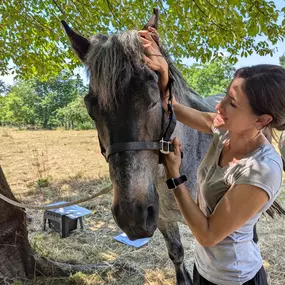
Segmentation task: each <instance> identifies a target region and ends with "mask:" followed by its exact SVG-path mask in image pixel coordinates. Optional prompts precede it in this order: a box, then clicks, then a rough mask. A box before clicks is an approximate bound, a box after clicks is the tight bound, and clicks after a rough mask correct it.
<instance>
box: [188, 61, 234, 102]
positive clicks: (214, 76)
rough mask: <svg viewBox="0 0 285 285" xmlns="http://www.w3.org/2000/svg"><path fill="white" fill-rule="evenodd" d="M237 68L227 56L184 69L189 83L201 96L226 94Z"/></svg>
mask: <svg viewBox="0 0 285 285" xmlns="http://www.w3.org/2000/svg"><path fill="white" fill-rule="evenodd" d="M234 71H235V68H234V67H233V66H232V65H231V64H230V63H229V61H228V59H227V58H224V59H221V60H219V61H215V62H211V63H208V64H202V65H201V64H194V65H192V66H190V67H188V68H184V69H183V75H184V76H185V79H186V80H187V82H188V84H189V85H190V86H191V87H192V88H193V89H194V90H195V91H196V92H198V93H199V94H200V95H201V96H203V97H207V96H210V95H214V94H219V93H222V94H225V93H226V90H227V88H228V86H229V84H230V82H231V80H232V78H233V76H234Z"/></svg>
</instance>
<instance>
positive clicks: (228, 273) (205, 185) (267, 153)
mask: <svg viewBox="0 0 285 285" xmlns="http://www.w3.org/2000/svg"><path fill="white" fill-rule="evenodd" d="M212 130H213V135H214V137H213V142H212V144H211V146H210V148H209V150H208V152H207V154H206V156H205V158H204V159H203V161H202V163H201V165H200V167H199V169H198V201H199V207H200V209H201V210H202V211H203V212H204V214H205V215H206V216H209V215H211V213H212V212H213V211H214V209H215V207H216V205H217V203H218V202H219V200H220V199H221V198H222V197H223V195H224V194H225V193H226V192H227V190H228V189H229V188H230V187H231V185H233V184H250V185H255V186H257V187H260V188H261V189H263V190H264V191H265V192H266V193H267V194H268V197H269V200H268V202H267V203H266V204H265V205H264V206H263V207H262V209H261V210H260V211H259V212H258V213H257V214H256V215H255V216H253V217H252V218H251V219H250V220H249V221H247V222H246V223H245V224H244V225H243V226H241V227H240V228H239V229H237V230H236V231H235V232H233V233H232V234H231V235H229V236H228V237H226V238H225V239H224V240H222V241H221V242H219V243H218V244H217V245H215V246H213V247H203V246H201V245H200V244H199V243H198V242H196V253H195V264H196V266H197V270H198V272H199V274H200V275H201V276H203V277H204V278H205V279H207V280H208V281H210V282H212V283H215V284H218V285H241V284H243V283H245V282H247V281H249V280H251V279H252V278H253V277H254V276H255V275H256V273H257V272H258V271H259V269H260V268H261V266H262V257H261V254H260V248H259V246H258V245H257V244H255V243H254V242H253V227H254V225H255V223H256V222H257V221H258V219H259V217H260V216H261V214H262V213H263V212H264V211H266V210H267V209H268V208H269V207H270V206H271V205H272V203H273V201H274V200H275V199H276V197H277V196H278V194H279V193H280V186H281V183H282V160H281V157H280V155H279V154H278V153H277V152H276V150H275V149H274V147H273V146H272V145H271V144H264V145H261V146H260V147H259V148H258V149H256V150H255V151H253V152H252V153H250V154H249V155H247V156H246V157H244V158H243V159H241V160H239V161H238V162H237V163H236V164H233V165H226V166H224V167H220V166H219V165H218V164H219V159H220V155H221V151H222V149H223V146H224V144H225V142H226V141H227V139H228V134H227V133H220V132H219V130H217V129H215V128H213V129H212Z"/></svg>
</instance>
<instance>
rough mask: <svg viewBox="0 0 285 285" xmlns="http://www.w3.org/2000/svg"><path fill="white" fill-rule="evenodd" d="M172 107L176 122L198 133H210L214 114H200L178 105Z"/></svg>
mask: <svg viewBox="0 0 285 285" xmlns="http://www.w3.org/2000/svg"><path fill="white" fill-rule="evenodd" d="M173 107H174V111H175V114H176V118H177V120H178V121H180V122H181V123H183V124H185V125H187V126H189V127H191V128H193V129H195V130H198V131H200V132H204V133H212V131H211V126H212V123H213V120H214V118H215V116H216V113H210V112H201V111H198V110H196V109H193V108H191V107H186V106H184V105H182V104H179V103H175V104H174V105H173Z"/></svg>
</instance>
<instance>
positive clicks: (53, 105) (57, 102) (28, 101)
mask: <svg viewBox="0 0 285 285" xmlns="http://www.w3.org/2000/svg"><path fill="white" fill-rule="evenodd" d="M86 92H87V88H86V87H85V86H84V85H83V82H82V79H80V78H79V77H76V78H75V79H74V78H70V79H64V78H62V76H58V77H56V78H55V79H52V80H48V81H45V82H42V81H40V80H35V79H31V80H28V81H22V80H21V81H18V82H17V84H16V85H14V86H13V87H12V88H11V90H10V92H8V93H7V94H6V95H5V96H3V97H0V121H1V122H2V124H3V123H8V124H13V125H17V126H22V125H38V126H39V127H41V128H44V129H47V128H52V127H55V126H57V125H58V121H57V118H56V115H57V110H58V109H60V108H64V107H65V106H67V105H68V104H69V103H70V102H72V101H73V100H75V99H76V98H77V96H81V97H82V95H84V94H85V93H86ZM84 114H86V116H87V111H86V109H85V110H84Z"/></svg>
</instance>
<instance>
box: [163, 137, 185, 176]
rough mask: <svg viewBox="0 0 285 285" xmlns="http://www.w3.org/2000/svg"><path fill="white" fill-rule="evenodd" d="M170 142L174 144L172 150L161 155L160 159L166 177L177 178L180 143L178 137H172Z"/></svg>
mask: <svg viewBox="0 0 285 285" xmlns="http://www.w3.org/2000/svg"><path fill="white" fill-rule="evenodd" d="M172 144H173V146H174V152H170V153H169V154H165V155H163V160H162V162H163V166H164V170H165V173H166V177H167V178H177V177H179V176H180V171H179V169H180V165H181V143H180V141H179V140H178V138H174V139H173V141H172Z"/></svg>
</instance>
